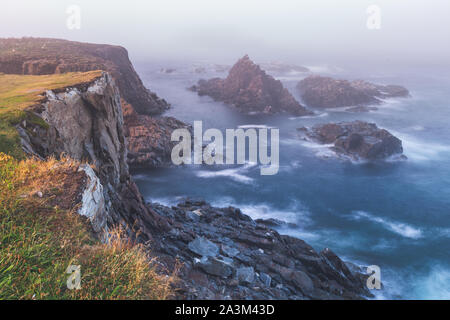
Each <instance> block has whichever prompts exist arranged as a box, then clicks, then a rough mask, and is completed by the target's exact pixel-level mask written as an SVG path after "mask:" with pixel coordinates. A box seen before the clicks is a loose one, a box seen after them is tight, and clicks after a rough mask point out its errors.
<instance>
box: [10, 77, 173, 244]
mask: <svg viewBox="0 0 450 320" xmlns="http://www.w3.org/2000/svg"><path fill="white" fill-rule="evenodd" d="M29 111H30V112H33V113H34V114H35V115H36V116H38V117H40V118H41V119H42V120H44V121H45V123H46V124H48V126H41V125H36V124H34V123H30V122H26V121H22V122H21V123H20V124H19V125H18V126H17V129H18V131H19V134H20V137H21V141H22V145H23V148H24V150H25V151H26V152H27V153H28V154H31V155H35V156H38V157H41V158H46V157H48V156H50V155H53V156H56V157H59V156H60V154H61V153H64V154H66V155H67V156H69V157H71V158H73V159H76V160H82V161H87V162H89V163H90V164H92V165H93V166H94V172H95V176H96V177H98V179H99V182H100V185H98V186H96V183H94V182H93V183H94V185H93V186H92V188H91V189H92V191H96V192H97V194H96V193H91V194H89V193H88V194H86V198H87V199H88V200H89V197H90V198H92V200H95V199H97V200H95V201H94V202H95V203H97V204H98V203H103V204H104V208H98V207H96V206H94V207H95V208H96V209H95V211H100V216H102V217H105V219H107V221H106V222H103V221H101V222H99V224H103V223H106V224H107V225H113V224H121V225H123V226H127V227H128V229H129V230H130V231H131V229H132V228H136V230H135V231H136V233H137V232H138V231H139V232H140V236H141V237H142V240H143V241H146V240H149V239H150V238H151V234H152V231H154V230H156V229H158V230H164V228H165V224H164V222H163V221H162V219H160V218H159V217H158V216H157V215H156V214H155V213H154V212H152V211H151V210H149V209H148V208H146V207H145V205H144V202H143V199H142V196H141V195H140V193H139V191H138V189H137V187H136V185H135V184H134V182H133V181H132V179H131V177H130V174H129V171H128V165H127V162H126V159H127V148H126V141H125V137H124V128H123V115H122V108H121V104H120V95H119V90H118V88H117V86H115V84H114V80H113V79H112V77H111V76H110V75H109V74H107V73H103V74H102V75H101V76H100V77H98V78H97V79H96V80H95V81H92V82H91V83H85V84H82V85H80V86H74V87H68V88H64V89H59V90H54V91H47V92H46V93H45V98H44V99H43V101H42V102H41V103H39V104H36V105H34V106H33V107H32V108H31V109H30V110H29ZM85 171H86V174H87V175H88V176H89V177H90V180H92V181H95V177H94V176H93V175H92V172H91V171H89V170H85ZM99 188H102V189H103V195H102V197H99V194H98V189H99ZM83 197H85V196H84V195H83ZM88 200H87V202H88V203H89V202H90V203H94V202H92V201H88ZM102 210H103V211H104V212H105V213H104V214H103V213H101V211H102Z"/></svg>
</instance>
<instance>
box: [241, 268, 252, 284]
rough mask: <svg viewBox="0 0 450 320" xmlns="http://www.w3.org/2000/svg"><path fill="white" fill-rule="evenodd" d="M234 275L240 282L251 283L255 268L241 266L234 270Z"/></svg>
mask: <svg viewBox="0 0 450 320" xmlns="http://www.w3.org/2000/svg"><path fill="white" fill-rule="evenodd" d="M236 277H237V279H238V280H239V282H240V283H253V281H254V280H255V270H253V267H241V268H238V269H237V270H236Z"/></svg>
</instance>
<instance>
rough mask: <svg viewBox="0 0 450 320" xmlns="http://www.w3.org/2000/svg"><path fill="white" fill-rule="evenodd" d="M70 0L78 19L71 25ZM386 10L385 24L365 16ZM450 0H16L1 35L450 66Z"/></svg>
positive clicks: (205, 52) (226, 56) (261, 57)
mask: <svg viewBox="0 0 450 320" xmlns="http://www.w3.org/2000/svg"><path fill="white" fill-rule="evenodd" d="M70 5H77V6H79V8H80V9H81V28H80V29H79V30H78V29H75V30H70V29H69V28H67V26H66V21H67V18H68V16H69V14H67V13H66V10H67V8H68V7H69V6H70ZM370 5H377V6H378V7H379V8H380V9H381V15H380V18H381V19H380V27H381V28H380V29H377V30H370V29H369V28H368V27H367V25H366V23H367V19H368V17H369V14H368V13H367V12H366V11H367V8H368V7H369V6H370ZM449 13H450V2H446V1H444V0H438V1H434V2H433V3H432V4H431V3H430V2H426V1H420V0H397V1H390V0H372V1H368V0H348V1H339V2H336V1H332V0H316V1H302V2H301V3H299V2H298V1H289V0H282V1H277V2H274V1H256V0H248V1H236V0H230V1H205V0H191V1H183V0H171V1H170V0H169V1H167V0H166V1H163V0H153V1H149V2H146V3H143V2H142V1H136V0H130V1H127V2H120V3H117V2H112V1H109V2H107V1H103V0H101V1H95V2H93V1H86V0H79V1H66V0H62V1H61V0H60V1H55V0H44V1H32V0H19V1H14V2H7V3H3V4H2V11H1V12H0V37H24V36H33V37H51V38H63V39H68V40H74V41H83V42H93V43H108V44H116V45H122V46H124V47H126V48H127V49H128V51H129V52H130V56H131V58H132V59H133V60H137V61H145V60H148V59H155V60H206V61H210V62H217V63H231V62H233V61H235V60H236V58H239V57H241V56H242V55H244V54H246V53H248V54H249V55H250V56H251V57H252V58H254V59H255V60H257V61H270V60H280V61H288V62H296V63H303V64H308V63H309V64H311V63H330V64H349V63H355V64H361V63H363V64H364V63H366V64H372V63H373V64H380V63H384V64H386V65H389V64H393V63H394V64H402V65H403V66H406V67H407V66H410V65H420V66H427V65H433V66H446V67H447V66H448V64H449V61H448V60H449V59H448V56H449V55H450V41H448V39H449V34H448V33H449V30H450V20H449V19H448V14H449Z"/></svg>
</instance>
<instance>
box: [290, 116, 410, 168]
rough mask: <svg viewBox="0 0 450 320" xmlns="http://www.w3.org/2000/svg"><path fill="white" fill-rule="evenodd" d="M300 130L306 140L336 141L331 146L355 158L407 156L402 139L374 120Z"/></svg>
mask: <svg viewBox="0 0 450 320" xmlns="http://www.w3.org/2000/svg"><path fill="white" fill-rule="evenodd" d="M297 130H298V132H299V133H300V135H301V137H302V138H303V139H310V140H313V141H315V142H318V143H322V144H332V145H333V146H332V147H331V149H332V150H334V151H335V152H336V153H337V154H338V155H341V156H344V157H347V158H350V159H353V160H380V159H386V158H388V157H392V156H398V157H401V158H406V157H405V156H404V155H402V153H403V147H402V141H401V140H400V139H398V138H397V137H395V136H393V135H392V134H391V133H390V132H389V131H387V130H385V129H380V128H378V127H377V125H376V124H374V123H367V122H363V121H353V122H341V123H327V124H318V125H315V126H313V127H312V128H309V129H308V128H305V127H303V128H299V129H297Z"/></svg>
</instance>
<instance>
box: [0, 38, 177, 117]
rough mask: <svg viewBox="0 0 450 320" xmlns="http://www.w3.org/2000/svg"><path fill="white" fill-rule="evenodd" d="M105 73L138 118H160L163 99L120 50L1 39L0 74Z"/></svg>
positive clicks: (33, 40)
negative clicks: (151, 89)
mask: <svg viewBox="0 0 450 320" xmlns="http://www.w3.org/2000/svg"><path fill="white" fill-rule="evenodd" d="M90 70H104V71H108V72H109V73H110V74H111V75H112V77H113V78H114V79H115V81H116V83H117V85H118V86H119V89H120V93H121V96H122V98H124V99H125V100H126V101H127V102H128V103H130V104H131V105H132V106H133V108H134V109H135V110H136V111H137V112H138V113H141V114H160V113H161V112H163V111H164V110H166V109H167V108H168V104H167V102H166V101H165V100H164V99H161V98H159V97H158V96H157V95H156V94H155V93H153V92H151V91H149V90H148V89H147V88H145V86H144V85H143V83H142V81H141V79H140V78H139V76H138V75H137V73H136V71H135V70H134V68H133V65H132V64H131V62H130V60H129V58H128V52H127V50H126V49H125V48H123V47H120V46H112V45H103V44H90V43H81V42H74V41H67V40H59V39H47V38H21V39H0V72H3V73H6V74H30V75H43V74H54V73H65V72H75V71H81V72H85V71H90Z"/></svg>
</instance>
